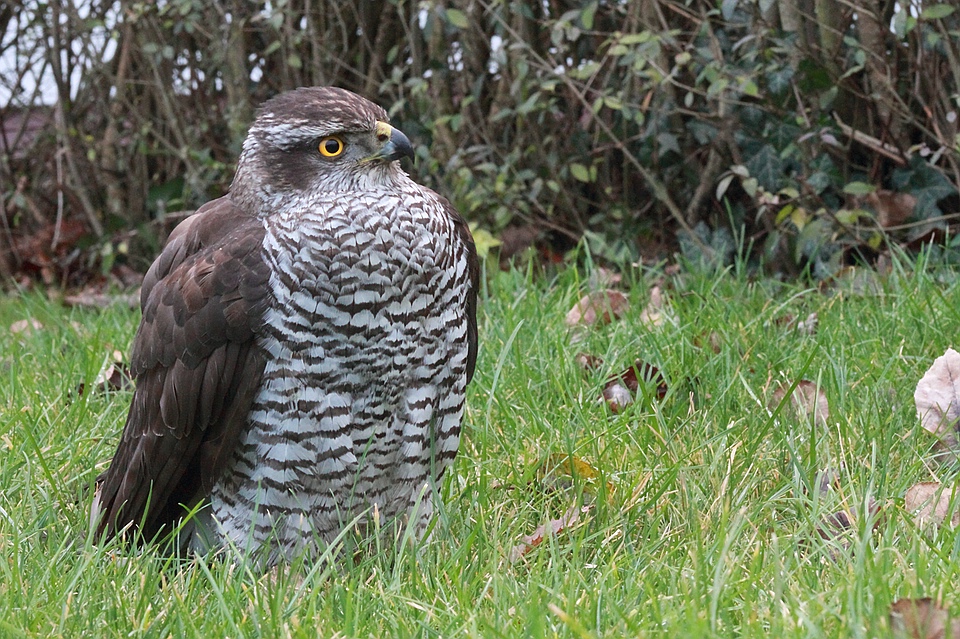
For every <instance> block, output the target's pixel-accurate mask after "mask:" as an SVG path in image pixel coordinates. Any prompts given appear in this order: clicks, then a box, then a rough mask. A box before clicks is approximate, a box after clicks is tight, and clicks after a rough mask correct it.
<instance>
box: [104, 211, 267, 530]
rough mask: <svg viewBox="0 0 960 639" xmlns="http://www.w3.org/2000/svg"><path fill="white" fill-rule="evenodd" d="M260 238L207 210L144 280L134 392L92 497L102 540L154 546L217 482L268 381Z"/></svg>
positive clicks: (236, 219)
mask: <svg viewBox="0 0 960 639" xmlns="http://www.w3.org/2000/svg"><path fill="white" fill-rule="evenodd" d="M263 233H264V231H263V226H262V225H261V224H260V223H259V222H258V221H257V220H256V219H255V218H254V217H253V216H251V215H249V214H248V213H245V212H244V211H242V210H241V209H239V208H237V207H236V206H235V205H234V204H233V203H232V202H231V201H230V200H229V199H227V198H220V199H218V200H214V201H213V202H210V203H208V204H207V205H205V206H203V207H202V208H201V209H200V210H199V211H197V212H196V213H195V214H194V215H192V216H191V217H189V218H187V219H186V220H184V221H183V222H182V223H181V224H180V225H179V226H178V227H177V228H176V229H175V230H174V232H173V233H172V234H171V236H170V239H169V240H168V241H167V244H166V246H165V247H164V249H163V252H162V253H161V255H160V257H158V258H157V260H156V261H155V262H154V263H153V265H152V266H151V267H150V270H149V271H148V272H147V275H146V276H145V277H144V281H143V288H142V291H141V296H140V305H141V309H142V311H143V319H142V320H141V323H140V328H139V329H138V330H137V335H136V338H135V339H134V343H133V352H132V355H131V360H132V361H131V371H132V373H133V375H134V377H135V378H136V381H137V387H136V391H135V392H134V396H133V402H132V404H131V406H130V412H129V414H128V415H127V422H126V425H125V426H124V429H123V435H122V437H121V440H120V444H119V446H118V447H117V452H116V454H115V455H114V457H113V461H112V462H111V463H110V468H109V469H108V470H107V471H106V473H104V475H103V478H102V479H103V481H102V483H101V485H100V488H99V490H98V493H97V497H96V498H95V505H94V510H95V513H98V516H99V517H100V520H99V522H98V524H97V533H98V535H99V536H103V537H105V538H107V539H109V538H110V537H113V536H114V535H116V534H117V532H118V531H120V530H121V529H123V528H124V527H125V526H127V525H132V526H134V527H135V528H139V529H140V530H141V532H142V533H143V536H144V538H146V539H151V538H152V537H154V536H155V535H156V534H157V533H158V532H160V530H161V529H162V528H163V527H164V526H166V525H169V524H171V523H173V522H174V521H176V519H177V518H178V517H179V516H181V515H182V514H183V513H184V510H183V505H184V504H190V503H191V502H194V501H195V500H196V498H197V497H198V496H202V495H204V494H206V493H208V492H209V491H210V489H211V488H212V486H213V484H214V483H215V482H216V480H217V479H218V478H219V476H220V475H221V474H222V473H223V471H224V467H225V465H226V462H227V461H228V460H229V458H230V455H231V454H232V452H233V448H234V446H235V445H236V443H237V441H238V438H239V435H240V433H241V432H242V428H243V426H244V424H245V423H246V418H247V413H248V412H249V409H250V405H251V403H252V401H253V398H254V396H255V394H256V392H257V389H258V388H259V386H260V378H261V375H262V373H263V367H264V355H263V353H262V352H261V350H260V348H259V347H258V346H257V345H256V343H255V340H254V337H255V334H256V332H257V330H258V327H259V326H261V324H262V322H263V316H264V313H265V312H266V308H267V304H268V302H269V283H268V278H269V271H268V269H267V265H266V264H265V263H264V262H263V259H262V257H261V252H260V248H261V246H262V241H263Z"/></svg>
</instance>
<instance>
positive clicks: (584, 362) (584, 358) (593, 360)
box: [574, 352, 603, 371]
mask: <svg viewBox="0 0 960 639" xmlns="http://www.w3.org/2000/svg"><path fill="white" fill-rule="evenodd" d="M574 361H576V362H577V366H579V367H580V368H582V369H583V370H585V371H595V370H597V369H598V368H600V367H601V366H603V358H601V357H598V356H596V355H590V354H589V353H582V352H581V353H577V355H576V357H574Z"/></svg>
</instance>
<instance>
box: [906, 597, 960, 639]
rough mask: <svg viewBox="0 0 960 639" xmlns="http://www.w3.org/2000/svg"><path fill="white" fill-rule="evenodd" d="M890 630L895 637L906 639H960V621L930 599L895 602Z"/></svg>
mask: <svg viewBox="0 0 960 639" xmlns="http://www.w3.org/2000/svg"><path fill="white" fill-rule="evenodd" d="M948 621H949V622H950V633H949V634H947V622H948ZM890 629H891V630H893V632H894V636H896V637H904V638H905V639H960V619H951V618H950V614H949V613H948V612H947V611H946V610H945V609H944V608H942V607H941V606H940V605H938V604H937V603H936V602H934V601H933V599H931V598H930V597H923V598H921V599H899V600H897V601H895V602H893V604H892V605H891V606H890Z"/></svg>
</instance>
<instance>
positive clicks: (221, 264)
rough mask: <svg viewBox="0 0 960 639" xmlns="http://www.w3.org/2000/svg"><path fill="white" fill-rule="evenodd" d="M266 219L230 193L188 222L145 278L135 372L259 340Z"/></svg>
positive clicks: (265, 300)
mask: <svg viewBox="0 0 960 639" xmlns="http://www.w3.org/2000/svg"><path fill="white" fill-rule="evenodd" d="M263 236H264V227H263V224H262V223H261V222H260V221H259V220H258V219H257V217H256V216H254V215H252V214H250V213H248V212H246V211H245V210H244V209H242V208H241V207H239V206H237V205H236V204H235V203H234V202H232V201H231V200H230V199H229V198H228V197H222V198H219V199H217V200H213V201H212V202H209V203H207V204H205V205H204V206H203V207H201V208H200V209H199V210H198V211H197V212H196V213H194V214H193V215H191V216H190V217H188V218H187V219H186V220H184V221H183V222H181V223H180V224H179V225H178V226H177V227H176V228H175V229H174V231H173V232H172V233H171V234H170V237H169V239H168V240H167V243H166V244H165V246H164V248H163V251H162V252H161V253H160V255H159V257H157V259H156V260H155V261H154V263H153V265H152V266H151V267H150V269H149V270H148V271H147V274H146V276H145V277H144V281H143V285H142V289H141V294H140V303H141V310H142V319H141V323H140V328H139V330H138V331H137V336H136V337H135V339H134V345H133V353H132V356H131V360H132V361H131V364H132V367H133V372H134V374H135V375H136V374H139V373H140V372H143V371H145V370H148V369H150V368H153V367H155V366H163V367H170V366H172V365H173V364H174V362H176V361H180V362H182V363H183V364H184V365H186V366H187V367H188V368H192V367H194V366H195V365H196V364H197V363H198V362H199V361H200V360H202V359H203V358H205V357H207V356H208V355H209V354H210V353H211V352H212V351H213V350H214V349H215V348H216V347H218V346H220V345H221V344H223V343H225V342H228V341H232V342H244V341H248V340H250V339H252V338H253V337H254V336H255V334H256V332H257V329H258V326H259V325H260V323H261V322H262V318H263V315H264V313H265V312H266V308H267V306H268V304H269V299H270V287H269V277H270V269H269V266H268V264H267V263H266V262H265V261H264V259H263V255H262V244H263Z"/></svg>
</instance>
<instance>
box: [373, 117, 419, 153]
mask: <svg viewBox="0 0 960 639" xmlns="http://www.w3.org/2000/svg"><path fill="white" fill-rule="evenodd" d="M376 131H377V140H379V141H380V142H381V143H382V144H383V146H381V147H380V150H379V151H377V152H376V153H374V154H373V155H371V156H369V157H367V158H364V162H373V161H377V160H379V161H381V162H393V161H394V160H399V159H400V158H402V157H403V156H407V157H408V158H410V159H411V160H412V159H413V145H412V144H410V138H408V137H407V136H405V135H404V134H403V131H400V130H399V129H395V128H393V127H392V126H390V125H389V124H387V123H386V122H380V121H377V129H376Z"/></svg>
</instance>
